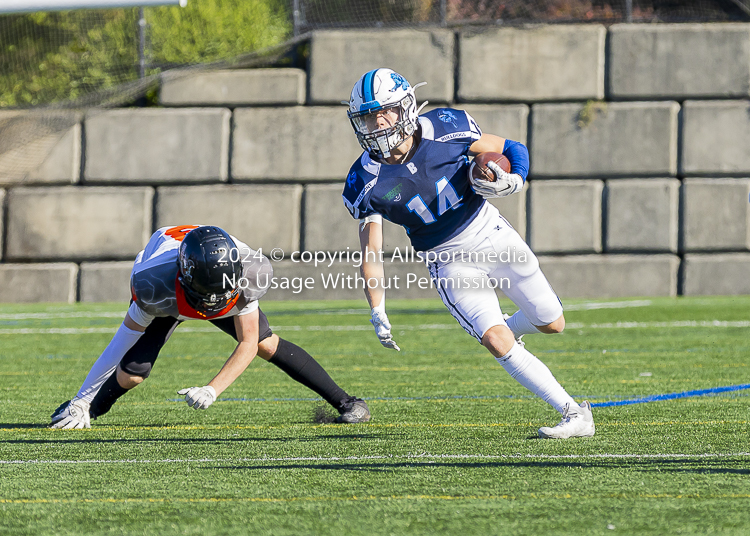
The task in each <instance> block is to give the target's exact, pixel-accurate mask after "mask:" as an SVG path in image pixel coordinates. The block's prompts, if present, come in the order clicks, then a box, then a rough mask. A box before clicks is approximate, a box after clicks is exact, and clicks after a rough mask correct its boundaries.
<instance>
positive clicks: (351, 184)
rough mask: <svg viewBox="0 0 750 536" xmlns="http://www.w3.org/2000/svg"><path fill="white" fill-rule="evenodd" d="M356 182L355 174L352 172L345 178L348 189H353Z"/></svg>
mask: <svg viewBox="0 0 750 536" xmlns="http://www.w3.org/2000/svg"><path fill="white" fill-rule="evenodd" d="M355 182H357V172H356V171H352V172H351V173H349V176H348V177H347V178H346V185H347V186H348V187H349V188H354V183H355Z"/></svg>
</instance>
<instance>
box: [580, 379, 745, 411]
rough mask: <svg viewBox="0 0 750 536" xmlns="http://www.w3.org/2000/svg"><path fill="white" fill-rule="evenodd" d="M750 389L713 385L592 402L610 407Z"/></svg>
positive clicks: (601, 406) (596, 406) (741, 386)
mask: <svg viewBox="0 0 750 536" xmlns="http://www.w3.org/2000/svg"><path fill="white" fill-rule="evenodd" d="M744 389H750V383H745V384H742V385H726V386H724V387H713V388H712V389H696V390H695V391H682V392H681V393H669V394H665V395H651V396H644V397H641V398H627V399H625V400H610V401H609V402H596V403H594V404H591V407H593V408H609V407H612V406H628V405H630V404H645V403H646V402H659V401H661V400H675V399H677V398H688V397H691V396H709V395H715V394H719V393H726V392H729V391H742V390H744Z"/></svg>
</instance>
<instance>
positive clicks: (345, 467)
mask: <svg viewBox="0 0 750 536" xmlns="http://www.w3.org/2000/svg"><path fill="white" fill-rule="evenodd" d="M737 463H738V464H741V462H737ZM677 464H680V465H682V466H690V467H675V465H677ZM435 467H447V468H452V469H499V468H527V469H528V468H539V469H602V468H608V469H616V468H617V469H623V468H628V469H634V470H636V471H657V472H660V473H663V472H675V473H709V474H736V475H750V469H746V468H736V469H735V468H731V467H722V466H719V465H718V463H717V464H715V466H711V467H708V466H707V464H706V462H705V460H700V459H694V460H687V459H684V458H681V459H674V460H663V459H662V460H639V461H634V460H627V461H626V460H622V461H621V462H619V463H618V462H586V463H580V462H572V461H571V462H563V461H545V462H531V461H498V462H413V463H408V462H397V463H372V464H370V463H368V464H363V463H336V464H293V465H255V466H249V465H234V466H233V465H224V466H215V467H205V468H204V469H205V470H208V471H214V470H216V469H229V470H233V469H234V470H256V471H257V470H261V471H267V470H269V469H318V470H328V471H368V472H386V471H392V470H394V469H406V468H408V469H422V468H435Z"/></svg>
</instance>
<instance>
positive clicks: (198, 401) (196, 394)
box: [177, 385, 216, 409]
mask: <svg viewBox="0 0 750 536" xmlns="http://www.w3.org/2000/svg"><path fill="white" fill-rule="evenodd" d="M177 394H178V395H185V402H187V405H188V406H190V407H192V408H193V409H206V408H207V407H208V406H210V405H211V404H213V403H214V402H216V390H215V389H214V388H213V387H211V386H210V385H206V386H205V387H186V388H185V389H180V390H179V391H177Z"/></svg>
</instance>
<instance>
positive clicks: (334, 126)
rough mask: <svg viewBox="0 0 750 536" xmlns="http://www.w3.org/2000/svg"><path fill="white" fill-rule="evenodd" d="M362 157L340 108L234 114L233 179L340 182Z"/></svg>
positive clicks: (283, 109)
mask: <svg viewBox="0 0 750 536" xmlns="http://www.w3.org/2000/svg"><path fill="white" fill-rule="evenodd" d="M361 154H362V148H361V147H360V146H359V143H357V137H356V135H355V134H354V130H352V127H351V125H350V124H349V119H347V117H346V109H345V108H344V107H343V106H339V107H336V108H333V107H303V106H295V107H291V108H290V107H287V108H244V109H237V110H235V112H234V135H233V147H232V178H233V179H234V180H236V181H243V180H253V179H287V180H296V181H299V180H316V179H326V180H331V179H340V180H344V179H345V178H346V175H347V173H348V172H349V168H350V167H351V165H352V164H353V163H354V161H355V160H356V159H357V158H358V157H359V156H360V155H361Z"/></svg>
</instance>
